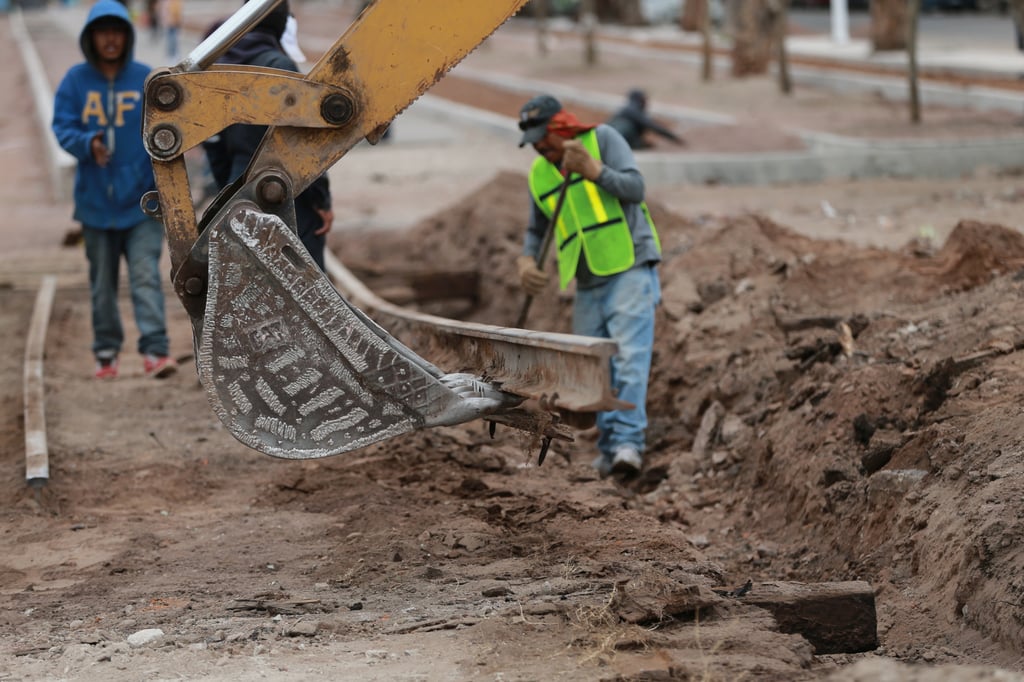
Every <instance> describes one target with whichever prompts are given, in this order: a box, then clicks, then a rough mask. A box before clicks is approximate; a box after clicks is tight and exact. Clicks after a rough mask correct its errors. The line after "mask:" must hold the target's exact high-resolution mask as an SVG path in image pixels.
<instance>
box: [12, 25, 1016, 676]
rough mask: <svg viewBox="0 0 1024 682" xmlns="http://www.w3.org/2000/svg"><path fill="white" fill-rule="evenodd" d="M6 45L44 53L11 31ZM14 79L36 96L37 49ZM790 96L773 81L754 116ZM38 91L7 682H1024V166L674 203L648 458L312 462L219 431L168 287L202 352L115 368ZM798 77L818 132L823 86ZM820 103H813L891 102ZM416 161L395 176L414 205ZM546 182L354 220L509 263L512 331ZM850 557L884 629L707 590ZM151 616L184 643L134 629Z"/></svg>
mask: <svg viewBox="0 0 1024 682" xmlns="http://www.w3.org/2000/svg"><path fill="white" fill-rule="evenodd" d="M311 23H312V22H310V21H306V23H305V24H304V25H310V24H311ZM495 54H496V53H495V52H488V53H486V55H485V57H484V58H485V59H488V60H493V61H495V62H497V61H500V60H497V59H496V58H495ZM0 56H2V57H3V58H4V60H5V62H6V63H8V64H16V63H19V62H18V59H17V56H16V54H15V53H14V50H13V47H12V45H11V42H10V41H9V40H4V41H0ZM504 61H505V63H508V62H509V61H511V60H509V59H507V58H506V59H505V60H504ZM520 63H521V62H520ZM614 75H615V74H610V78H611V77H612V76H614ZM691 77H695V76H693V75H692V74H691ZM0 79H2V83H3V86H4V87H5V89H6V91H9V92H12V93H24V91H25V81H24V77H23V76H22V75H21V74H20V72H17V71H16V70H14V69H7V70H4V71H3V72H0ZM449 86H450V89H449V94H450V95H451V96H457V95H456V91H455V89H456V88H457V82H456V81H454V80H453V81H452V83H450V84H449ZM622 86H623V82H622V81H621V79H620V80H619V81H613V80H609V81H608V82H606V83H605V84H604V86H603V87H606V88H608V89H609V91H621V89H622ZM723 87H724V88H726V89H727V90H728V92H729V96H728V98H726V99H727V100H728V101H733V100H735V101H736V102H740V101H741V98H742V97H743V91H742V88H740V87H738V86H736V85H735V84H729V85H726V86H723ZM761 88H763V89H761ZM769 89H770V87H769V86H766V85H764V84H758V83H754V84H753V85H752V86H751V87H750V97H751V98H752V99H751V100H750V101H748V108H751V104H752V103H753V102H757V103H758V104H760V103H762V102H764V101H765V99H764V98H765V97H768V94H767V93H768V91H769ZM439 92H440V90H439ZM462 96H463V97H464V96H465V95H462ZM804 96H805V97H808V98H811V97H814V94H813V93H807V94H806V95H804ZM494 97H495V98H496V99H497V95H495V96H494ZM515 99H516V98H512V99H506V100H505V101H504V102H503V103H501V104H496V105H495V106H496V108H500V107H506V108H508V107H514V106H517V105H516V104H513V100H515ZM10 101H11V103H12V104H11V106H9V107H8V108H6V109H5V110H4V111H3V112H0V131H2V133H0V135H2V139H3V141H4V142H3V144H2V145H0V154H2V163H0V177H3V178H4V180H5V181H4V182H3V183H0V188H2V190H0V191H2V192H3V201H4V206H5V210H6V212H7V220H5V221H4V222H3V223H2V226H0V230H3V232H4V235H5V237H6V239H5V241H6V243H7V244H8V249H7V250H6V253H7V254H8V255H6V256H5V257H4V258H3V260H2V261H0V282H2V283H3V286H2V287H0V299H2V305H0V320H2V322H0V338H2V340H3V342H2V349H3V351H4V352H3V353H0V372H2V376H3V377H5V381H3V382H2V383H0V400H2V405H3V410H2V419H3V421H2V426H0V454H2V457H3V461H4V465H5V466H4V468H3V471H4V474H3V475H2V476H0V499H2V500H4V502H3V504H2V506H0V514H2V518H3V534H2V539H0V547H2V549H0V632H2V634H3V638H2V642H0V679H84V680H90V679H95V680H100V679H103V680H110V679H171V678H185V679H225V680H226V679H251V678H256V677H263V678H267V679H366V680H371V679H372V680H393V679H417V680H463V679H491V680H535V679H551V678H553V677H556V676H557V677H560V678H562V679H567V680H595V679H604V680H615V679H630V680H646V679H699V680H735V679H750V680H753V679H757V680H812V679H813V680H819V679H834V680H877V679H893V680H911V679H919V680H935V679H944V680H951V679H962V680H981V679H1020V675H1018V674H1017V673H1019V672H1020V671H1024V663H1022V659H1021V657H1020V652H1021V651H1022V649H1024V638H1022V631H1021V622H1022V620H1021V603H1022V602H1021V600H1022V599H1024V596H1022V595H1024V585H1022V583H1021V580H1020V577H1019V576H1020V575H1021V569H1022V563H1024V559H1022V554H1021V552H1020V546H1021V543H1022V541H1024V537H1022V530H1021V526H1020V520H1019V519H1020V508H1021V501H1022V500H1024V486H1022V484H1021V470H1022V469H1021V467H1022V466H1024V465H1022V461H1021V447H1020V445H1019V443H1020V442H1022V441H1024V433H1022V432H1024V422H1022V420H1021V408H1020V407H1019V405H1020V404H1021V400H1022V395H1021V394H1022V393H1024V389H1022V388H1021V385H1022V382H1021V377H1022V375H1024V364H1022V363H1021V361H1020V357H1019V356H1018V355H1017V352H1016V351H1017V350H1018V349H1019V348H1021V346H1022V344H1024V340H1022V335H1024V313H1021V306H1020V305H1019V304H1018V301H1019V297H1020V294H1021V287H1022V284H1021V282H1020V281H1019V277H1018V273H1019V272H1021V268H1022V266H1024V237H1022V236H1021V234H1020V233H1019V231H1018V230H1017V229H1016V228H1017V224H1016V223H1015V216H1016V215H1017V214H1018V213H1019V210H1020V203H1021V200H1022V197H1024V195H1022V194H1020V192H1019V190H1018V187H1019V180H1018V179H1017V178H1013V177H991V176H989V175H986V174H979V175H978V176H977V177H973V178H966V179H964V180H962V181H958V182H924V181H903V182H900V183H892V182H881V181H879V182H864V183H834V184H829V185H826V186H822V187H789V188H771V189H769V188H760V189H756V190H752V189H745V190H739V189H736V188H675V189H674V190H673V189H669V188H665V189H662V190H659V192H657V193H652V204H653V205H652V209H653V210H654V212H655V219H656V221H657V223H658V226H659V228H660V230H661V234H662V239H663V243H664V245H665V256H666V259H665V265H664V267H663V268H662V283H663V287H664V293H665V304H664V306H663V308H662V310H661V312H660V315H659V320H658V325H659V327H658V342H657V348H656V359H655V368H654V378H653V382H652V389H651V395H650V401H649V402H650V413H651V418H652V423H651V431H650V438H649V441H650V443H651V451H650V453H649V456H648V469H647V472H646V474H645V475H644V476H643V477H642V478H641V479H640V480H637V481H631V482H624V483H623V482H617V481H614V480H610V479H609V480H600V479H598V478H597V477H595V476H594V474H593V473H592V471H591V470H590V469H589V467H588V463H589V461H590V459H591V457H592V452H591V448H592V442H593V434H592V433H589V432H582V433H580V434H579V436H578V438H577V440H576V442H575V443H573V444H572V445H569V446H564V445H556V446H555V452H553V453H552V454H551V455H549V456H548V458H547V460H546V461H545V463H544V465H543V466H540V467H538V466H536V464H535V462H536V452H534V451H532V450H531V449H529V448H528V447H525V446H524V443H523V441H522V439H521V438H519V437H518V436H516V434H515V433H512V432H503V431H499V432H498V434H497V438H496V439H495V440H491V439H490V438H489V437H488V435H487V433H486V429H485V428H484V426H483V425H482V424H480V423H477V424H471V425H468V426H466V427H459V428H446V429H436V430H432V431H427V432H420V433H418V434H414V435H412V436H410V437H404V438H396V439H393V440H391V441H388V442H386V443H383V444H381V445H378V446H374V447H371V448H367V449H365V450H363V451H360V452H357V453H352V454H351V455H348V456H343V457H337V458H333V459H327V460H321V461H315V462H289V461H277V460H273V459H271V458H268V457H266V456H263V455H261V454H259V453H256V452H253V451H251V450H248V449H247V448H245V447H243V446H241V445H240V444H238V443H237V442H235V441H234V440H233V439H232V438H231V437H230V436H228V435H227V434H226V433H225V432H224V430H223V429H222V428H221V427H220V425H219V423H218V422H217V420H216V417H215V416H214V414H213V412H212V411H211V410H210V408H209V407H208V405H207V404H206V401H205V399H204V394H203V392H202V391H201V389H200V388H199V386H198V384H197V381H196V379H195V374H194V372H193V371H192V368H191V366H190V364H189V363H190V353H191V341H190V335H189V330H188V325H187V321H186V318H185V315H184V312H183V310H182V309H181V308H180V306H179V305H178V304H177V301H176V300H175V299H174V298H173V296H171V297H169V299H168V310H169V316H170V319H171V324H172V336H173V349H174V351H175V353H176V354H177V355H178V356H179V357H180V358H181V359H182V361H183V371H181V372H180V373H179V374H178V375H177V376H175V377H173V378H171V379H169V380H166V381H163V382H157V381H150V380H147V379H145V378H143V377H142V375H141V367H140V364H141V363H137V362H133V360H134V358H132V357H131V354H130V353H126V357H125V362H124V365H125V375H124V376H123V377H122V378H121V379H119V380H117V381H116V382H112V383H97V382H95V381H93V380H92V379H91V378H90V370H91V367H90V359H89V357H88V352H87V341H86V339H88V337H89V319H88V299H87V289H86V286H85V272H84V258H83V257H82V254H81V253H80V252H79V251H77V250H76V249H62V248H61V247H60V242H61V238H62V237H63V235H64V232H65V230H66V229H67V228H68V227H70V222H69V219H68V215H69V213H70V209H69V207H68V206H67V205H62V204H56V205H54V204H53V203H52V202H51V201H49V199H48V194H47V188H46V174H45V169H44V167H43V165H42V163H41V159H42V147H41V145H40V142H39V141H38V137H37V135H36V134H35V129H34V128H33V122H32V120H31V105H30V104H29V103H28V102H29V98H28V97H27V96H18V97H14V96H12V97H11V98H10ZM516 101H517V100H516ZM769 101H772V102H773V104H772V106H767V107H764V110H773V109H774V108H775V107H776V106H777V107H785V108H786V111H787V112H788V113H787V114H786V124H787V125H791V124H793V123H794V122H796V123H799V122H800V121H794V119H793V117H795V116H799V115H800V112H801V111H803V109H802V108H801V107H799V106H792V105H790V104H786V103H781V104H775V103H774V101H773V100H769ZM816 101H818V104H817V106H816V107H814V113H813V114H808V116H810V117H811V119H809V120H807V121H806V123H807V124H808V125H809V124H810V123H812V122H813V123H821V122H824V121H829V120H835V121H839V120H843V121H846V124H849V121H851V120H853V119H854V117H855V113H856V112H857V111H864V112H865V113H864V116H868V115H870V116H881V113H879V112H871V113H870V114H869V113H868V111H867V110H868V109H870V107H867V108H865V109H861V108H860V105H858V104H857V103H856V102H854V101H844V100H842V99H840V98H837V97H835V96H834V95H831V96H829V97H828V98H818V100H816ZM723 106H725V105H724V104H723ZM827 106H833V107H834V108H835V111H836V112H842V116H840V115H838V113H837V114H836V115H834V116H829V115H827V112H825V113H822V112H821V111H820V109H822V108H825V107H827ZM513 111H514V110H513ZM957 116H959V117H963V118H965V119H969V118H971V116H970V115H967V114H962V113H956V112H945V113H943V112H934V115H933V116H930V117H929V120H931V121H932V123H930V124H929V125H931V126H932V130H933V132H934V133H935V135H936V136H941V135H943V134H950V127H951V126H952V127H957V128H959V129H963V128H964V126H968V127H970V129H972V130H979V131H985V132H986V133H987V132H990V131H991V130H992V129H993V127H998V126H999V125H1000V123H1001V121H1000V120H998V119H993V118H992V117H991V116H990V115H986V116H980V115H975V117H974V119H973V121H972V122H969V123H963V124H961V123H950V122H949V121H950V119H951V118H953V117H957ZM944 117H946V118H944ZM943 120H946V121H947V123H949V125H944V124H943V123H942V121H943ZM879 121H880V123H879V125H882V123H881V121H882V119H881V118H880V119H879ZM1002 122H1004V123H1005V121H1002ZM891 125H892V126H898V125H899V122H898V121H896V120H893V121H892V122H891ZM882 127H885V126H882ZM749 130H750V131H751V135H753V132H756V126H755V127H751V128H749ZM749 137H751V136H748V138H749ZM754 137H756V136H754ZM719 139H728V141H729V144H730V145H736V144H738V143H739V142H740V141H741V140H742V139H743V135H742V131H734V132H733V134H732V135H719ZM688 140H689V141H690V143H691V144H692V145H694V146H695V147H696V146H699V145H702V144H706V145H707V146H708V147H709V148H710V147H712V146H713V142H712V138H711V137H707V138H702V137H700V135H699V134H698V133H697V132H696V131H693V132H691V133H689V138H688ZM702 140H703V141H702ZM752 144H753V143H752ZM396 147H397V145H396ZM343 163H344V162H343ZM404 181H407V180H405V176H403V175H402V174H401V173H399V172H396V173H395V175H394V182H391V181H390V180H389V178H388V177H387V176H385V177H383V178H378V179H377V180H376V181H375V182H376V184H377V185H382V186H383V189H384V190H385V191H387V190H388V189H389V190H390V196H391V197H392V199H391V201H396V202H397V201H398V197H399V196H401V195H402V190H403V187H402V184H401V183H402V182H404ZM524 182H525V176H524V175H522V173H516V172H510V171H502V172H497V173H495V174H494V175H493V176H491V177H486V178H483V177H481V178H478V181H477V182H476V183H475V184H474V185H472V186H470V187H467V188H466V189H467V191H466V192H465V193H464V194H459V193H453V195H452V198H451V203H450V204H449V205H448V206H447V207H446V208H445V209H443V210H441V211H438V212H436V213H434V214H432V215H429V216H427V217H425V218H423V219H422V220H421V221H419V222H418V223H417V224H416V225H414V226H411V228H410V232H409V233H407V234H406V233H403V234H399V233H395V232H391V233H387V234H379V233H378V234H359V233H356V232H355V231H352V230H349V231H347V232H345V233H344V234H342V233H338V234H336V235H334V241H333V242H332V244H333V246H334V247H335V249H336V250H337V252H338V253H339V254H340V255H341V257H342V258H344V259H345V260H348V261H349V262H352V263H360V262H366V261H367V260H374V261H376V262H377V263H379V264H383V265H389V264H400V265H401V267H403V268H406V269H409V268H417V267H431V268H434V267H465V266H466V265H467V264H469V265H471V266H473V267H476V268H478V269H479V270H480V271H481V272H483V273H486V277H484V279H483V283H484V286H483V288H482V290H481V299H480V305H479V306H478V307H477V308H475V309H473V310H471V311H469V312H468V313H467V314H466V316H467V317H468V318H469V319H473V320H478V321H486V322H492V323H497V324H508V323H509V320H510V319H511V318H512V317H514V314H515V312H517V311H518V309H519V302H520V300H521V293H520V292H519V291H518V290H517V289H516V287H515V286H514V285H513V284H512V283H511V280H510V278H511V271H512V268H511V260H512V256H513V254H514V253H515V252H516V250H517V248H518V247H517V244H518V239H519V230H520V229H521V221H522V215H521V212H522V208H523V202H524V194H525V190H524V188H523V184H524ZM351 189H352V191H353V192H354V193H355V192H357V191H358V190H359V189H360V188H358V187H353V188H351ZM822 200H827V201H828V202H829V205H830V206H832V207H833V208H834V209H835V210H834V212H833V213H829V212H827V211H825V210H824V209H823V206H822V203H821V202H822ZM338 201H339V203H341V204H342V206H344V207H347V206H348V204H347V203H345V202H346V199H345V195H344V194H343V193H339V196H338ZM933 235H934V236H933ZM424 244H437V245H444V248H443V249H441V248H433V249H425V248H423V245H424ZM45 272H57V273H58V274H59V275H60V283H61V287H60V289H59V291H58V294H57V299H56V301H55V305H54V310H53V313H52V321H51V327H50V330H49V335H48V337H47V364H46V378H47V384H46V386H47V401H48V402H47V419H48V427H49V439H50V440H49V445H50V453H51V480H50V482H49V484H48V485H47V486H46V487H45V488H43V489H42V490H41V491H38V492H35V491H32V490H31V489H29V488H27V487H26V486H25V484H24V480H23V469H22V457H23V439H24V433H23V430H22V425H21V409H22V405H21V381H20V379H21V371H22V370H21V360H22V356H23V353H24V328H25V326H26V324H27V322H28V320H29V318H30V316H31V311H32V305H33V300H34V296H35V293H34V288H35V286H36V280H37V277H38V276H39V275H40V274H42V273H45ZM570 305H571V301H570V300H568V299H558V298H557V297H555V296H552V297H550V298H548V299H541V300H538V301H536V303H535V306H534V308H533V314H532V316H531V324H532V325H533V326H535V327H536V328H541V329H554V330H561V329H564V328H565V324H566V322H565V321H566V316H567V311H568V309H569V306H570ZM125 309H127V306H126V307H125ZM439 311H443V309H441V310H439ZM459 312H460V313H465V312H466V311H465V309H464V307H463V308H461V309H460V310H459ZM840 323H843V324H845V325H846V327H845V329H847V330H848V332H849V333H848V334H845V333H844V331H843V330H844V328H843V327H842V326H840ZM129 325H130V321H129ZM130 328H131V327H130V326H129V329H130ZM129 339H131V341H130V342H129V343H131V342H132V341H133V337H132V336H131V334H129ZM702 424H703V425H704V428H703V429H702V428H701V427H702ZM698 434H700V437H698ZM854 579H858V580H864V581H867V582H869V583H870V584H871V585H872V586H873V587H874V589H875V594H876V597H877V608H878V635H879V639H880V643H881V646H880V648H879V649H877V650H875V651H873V652H868V653H860V654H837V655H815V654H814V652H813V650H812V648H811V646H810V645H809V644H808V643H807V642H806V641H805V640H804V639H803V638H801V637H799V636H798V635H787V634H782V633H780V632H778V631H777V628H776V626H775V624H774V622H773V620H772V619H771V618H770V616H768V615H767V613H766V612H764V611H762V610H760V609H757V608H755V607H753V606H750V605H749V604H746V603H744V600H743V599H742V598H730V597H722V596H719V595H718V594H716V593H715V592H714V590H716V589H717V590H730V589H732V588H734V587H736V586H739V585H742V584H743V583H744V582H745V581H747V580H751V581H752V582H753V589H754V590H757V589H758V585H759V584H763V583H765V582H769V581H778V580H800V581H807V582H821V581H840V580H854ZM698 606H699V607H700V608H699V609H698V608H696V607H698ZM150 628H159V629H160V630H161V631H162V632H163V635H162V636H161V637H159V638H158V639H156V640H155V641H153V642H151V643H149V644H144V645H140V646H135V645H133V644H132V643H130V641H129V637H130V636H131V635H133V634H135V633H139V632H140V631H143V630H146V629H150ZM907 665H911V666H913V667H912V668H905V667H903V666H907ZM996 667H998V668H999V669H998V670H997V669H996ZM1014 671H1017V672H1014Z"/></svg>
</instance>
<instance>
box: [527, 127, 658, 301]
mask: <svg viewBox="0 0 1024 682" xmlns="http://www.w3.org/2000/svg"><path fill="white" fill-rule="evenodd" d="M595 132H596V134H597V146H598V149H599V150H600V151H601V163H602V164H603V168H602V169H601V174H600V175H599V176H598V177H597V181H596V182H595V184H596V185H598V186H599V187H601V189H603V190H605V191H606V192H608V193H609V194H611V195H613V196H615V197H616V198H617V199H618V200H619V202H620V203H621V204H622V212H623V213H624V214H625V216H626V224H627V225H629V232H630V234H631V235H632V236H633V251H634V253H635V254H636V261H635V262H634V264H633V267H634V268H639V267H649V266H650V265H653V264H655V263H658V262H660V261H661V254H659V253H658V248H657V245H656V243H655V240H654V234H653V233H652V231H651V229H650V227H649V226H648V224H647V218H646V216H645V215H644V212H643V210H642V209H641V208H640V204H641V202H643V200H644V177H643V176H642V175H641V174H640V170H639V169H638V168H637V166H636V157H635V156H633V150H631V149H630V148H629V145H628V144H627V143H626V140H625V139H624V138H623V137H622V135H620V134H619V133H618V132H617V131H615V130H614V129H612V128H610V127H609V126H607V125H604V124H601V125H599V126H597V128H596V130H595ZM584 182H586V181H584ZM549 222H550V221H549V220H548V217H547V216H546V215H545V214H544V212H543V211H541V210H540V207H539V206H537V202H535V201H534V200H533V196H532V195H530V218H529V224H528V226H527V228H526V237H525V239H524V241H523V254H524V255H527V256H532V257H534V258H536V256H537V254H538V252H539V251H540V245H541V243H542V242H543V240H544V234H545V232H547V229H548V224H549ZM553 243H554V242H553ZM586 261H587V259H586V258H585V257H581V258H580V261H579V265H578V266H577V267H576V286H577V287H578V288H580V289H589V288H591V287H595V286H598V285H599V284H601V283H602V282H605V281H607V280H608V279H609V277H601V276H599V275H595V274H593V273H592V272H590V268H589V267H587V262H586ZM611 277H614V275H611Z"/></svg>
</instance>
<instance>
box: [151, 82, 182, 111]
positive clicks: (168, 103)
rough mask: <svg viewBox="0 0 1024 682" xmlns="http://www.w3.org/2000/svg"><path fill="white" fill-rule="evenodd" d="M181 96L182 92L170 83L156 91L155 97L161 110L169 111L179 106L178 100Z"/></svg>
mask: <svg viewBox="0 0 1024 682" xmlns="http://www.w3.org/2000/svg"><path fill="white" fill-rule="evenodd" d="M180 95H181V92H180V91H179V90H178V88H177V87H175V86H173V85H171V84H170V83H165V84H163V85H161V86H159V87H158V88H157V89H156V93H155V94H154V97H155V98H156V103H157V105H159V107H160V108H161V109H165V110H167V109H173V108H175V107H177V106H178V99H179V97H180Z"/></svg>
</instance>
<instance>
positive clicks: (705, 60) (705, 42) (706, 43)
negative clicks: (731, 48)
mask: <svg viewBox="0 0 1024 682" xmlns="http://www.w3.org/2000/svg"><path fill="white" fill-rule="evenodd" d="M690 1H691V2H695V1H696V0H690ZM700 2H701V3H702V4H703V5H704V15H703V16H702V17H701V22H700V38H701V51H700V57H701V78H703V79H704V82H705V83H710V82H711V76H712V74H713V73H714V70H715V69H714V65H713V64H712V55H713V54H714V52H713V50H712V47H711V12H709V11H708V0H700Z"/></svg>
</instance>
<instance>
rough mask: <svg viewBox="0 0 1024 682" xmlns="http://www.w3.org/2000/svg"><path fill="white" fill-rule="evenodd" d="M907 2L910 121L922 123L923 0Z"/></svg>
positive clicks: (908, 0)
mask: <svg viewBox="0 0 1024 682" xmlns="http://www.w3.org/2000/svg"><path fill="white" fill-rule="evenodd" d="M906 1H907V14H908V17H907V80H908V82H909V85H910V121H911V122H912V123H920V122H921V96H920V93H919V91H918V87H917V17H918V15H919V14H920V12H921V0H906Z"/></svg>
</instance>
